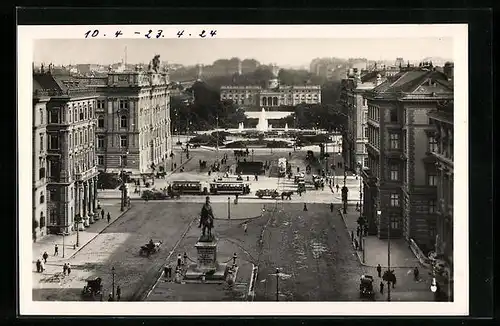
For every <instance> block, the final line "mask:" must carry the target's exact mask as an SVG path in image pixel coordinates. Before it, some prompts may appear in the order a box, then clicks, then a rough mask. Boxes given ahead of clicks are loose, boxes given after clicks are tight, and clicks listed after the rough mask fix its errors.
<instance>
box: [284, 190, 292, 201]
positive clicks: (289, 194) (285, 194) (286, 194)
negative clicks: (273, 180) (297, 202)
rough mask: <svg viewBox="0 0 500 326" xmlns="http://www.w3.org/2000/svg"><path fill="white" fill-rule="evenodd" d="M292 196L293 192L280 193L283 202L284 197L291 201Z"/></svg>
mask: <svg viewBox="0 0 500 326" xmlns="http://www.w3.org/2000/svg"><path fill="white" fill-rule="evenodd" d="M292 195H293V191H283V192H282V193H281V199H282V200H283V199H285V197H286V199H289V200H292Z"/></svg>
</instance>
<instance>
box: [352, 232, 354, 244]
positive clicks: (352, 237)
mask: <svg viewBox="0 0 500 326" xmlns="http://www.w3.org/2000/svg"><path fill="white" fill-rule="evenodd" d="M352 241H354V231H353V230H351V242H352Z"/></svg>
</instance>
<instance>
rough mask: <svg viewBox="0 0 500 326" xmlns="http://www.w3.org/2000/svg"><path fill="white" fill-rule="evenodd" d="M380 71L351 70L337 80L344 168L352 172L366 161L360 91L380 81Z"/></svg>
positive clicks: (363, 105)
mask: <svg viewBox="0 0 500 326" xmlns="http://www.w3.org/2000/svg"><path fill="white" fill-rule="evenodd" d="M381 73H383V72H378V71H371V72H366V71H364V72H361V71H360V70H357V69H351V70H349V71H348V73H347V76H346V77H347V78H345V79H343V80H342V81H341V96H340V100H341V101H340V104H341V112H343V114H344V115H345V117H346V121H347V123H346V128H344V132H343V137H342V139H343V155H344V163H345V167H346V168H348V169H350V170H352V171H356V169H357V168H358V164H359V163H361V166H362V167H366V166H367V164H368V154H367V152H366V146H365V144H366V142H367V140H368V133H367V130H368V128H367V125H366V122H367V119H368V106H367V103H366V99H365V98H364V97H363V94H364V93H365V92H367V91H369V90H371V89H373V88H374V87H375V86H377V85H379V84H381V83H382V81H383V77H382V75H381Z"/></svg>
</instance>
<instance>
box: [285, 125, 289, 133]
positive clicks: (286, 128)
mask: <svg viewBox="0 0 500 326" xmlns="http://www.w3.org/2000/svg"><path fill="white" fill-rule="evenodd" d="M287 131H288V123H285V132H287Z"/></svg>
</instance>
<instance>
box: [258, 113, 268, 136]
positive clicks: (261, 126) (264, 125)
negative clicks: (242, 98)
mask: <svg viewBox="0 0 500 326" xmlns="http://www.w3.org/2000/svg"><path fill="white" fill-rule="evenodd" d="M268 129H269V124H268V120H267V119H266V110H264V108H262V111H261V112H260V117H259V123H257V130H259V131H267V130H268Z"/></svg>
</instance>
